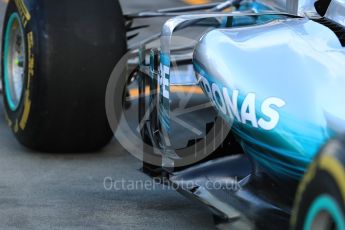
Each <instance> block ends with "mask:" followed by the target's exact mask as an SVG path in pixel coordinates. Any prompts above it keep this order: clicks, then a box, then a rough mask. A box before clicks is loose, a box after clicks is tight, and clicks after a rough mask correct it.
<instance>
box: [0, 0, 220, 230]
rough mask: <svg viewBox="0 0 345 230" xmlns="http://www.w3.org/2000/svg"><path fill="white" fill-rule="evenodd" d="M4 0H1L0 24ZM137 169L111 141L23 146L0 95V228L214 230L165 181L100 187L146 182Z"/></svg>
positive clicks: (148, 0) (129, 6)
mask: <svg viewBox="0 0 345 230" xmlns="http://www.w3.org/2000/svg"><path fill="white" fill-rule="evenodd" d="M4 2H5V1H0V13H1V14H0V17H1V20H0V28H1V27H2V23H3V21H2V18H3V12H4V10H5V3H4ZM122 2H123V5H124V8H125V12H133V11H137V10H140V9H147V8H149V9H152V6H154V7H155V8H159V7H171V6H176V5H182V4H183V3H182V2H180V1H178V0H174V1H169V0H164V1H163V0H160V1H155V0H145V1H135V0H131V1H129V0H123V1H122ZM189 2H190V0H189ZM192 2H193V1H192ZM140 166H141V164H140V162H139V161H138V160H136V159H135V158H133V157H132V156H131V155H130V154H128V153H127V152H126V151H125V150H124V149H123V148H122V147H121V146H120V144H119V143H117V142H116V141H115V140H114V141H113V142H112V143H111V144H110V145H109V146H108V147H106V148H105V149H104V150H102V151H100V152H96V153H87V154H48V153H38V152H33V151H30V150H28V149H25V148H23V147H22V146H20V145H19V144H18V143H17V141H16V140H15V139H14V137H13V136H12V134H11V132H10V130H9V129H8V128H7V125H6V123H5V119H4V111H3V104H2V98H1V102H0V229H214V225H213V220H212V216H211V215H210V213H209V212H208V211H207V210H206V209H204V208H203V207H201V206H199V205H198V204H195V203H192V202H191V201H189V200H187V199H185V198H184V197H182V196H181V195H179V194H178V193H177V192H175V191H172V190H167V189H166V188H163V187H162V186H156V187H155V189H151V190H145V189H134V190H130V189H129V190H128V189H126V190H124V189H122V190H119V191H115V189H114V188H113V189H111V190H110V191H108V190H107V189H106V188H104V179H105V178H106V177H110V178H112V179H113V180H116V181H122V180H126V181H150V178H148V177H146V176H145V175H143V174H142V173H141V172H139V171H138V169H139V168H140ZM107 185H109V184H107Z"/></svg>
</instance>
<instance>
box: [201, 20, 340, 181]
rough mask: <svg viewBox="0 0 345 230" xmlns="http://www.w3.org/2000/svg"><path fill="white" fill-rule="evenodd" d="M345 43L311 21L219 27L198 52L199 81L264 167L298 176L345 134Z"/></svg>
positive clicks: (276, 173)
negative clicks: (338, 136)
mask: <svg viewBox="0 0 345 230" xmlns="http://www.w3.org/2000/svg"><path fill="white" fill-rule="evenodd" d="M344 64H345V48H344V47H342V45H341V43H340V41H339V38H338V37H337V36H336V35H335V33H334V32H333V31H332V30H331V29H329V28H327V27H326V26H324V25H321V24H319V23H317V22H315V21H312V20H310V19H308V18H300V19H296V18H293V19H291V18H283V19H274V20H268V21H267V22H265V23H261V24H260V25H253V26H246V27H241V28H227V29H215V30H212V31H211V32H209V33H207V34H205V35H204V36H203V38H202V40H201V41H200V42H199V44H198V45H197V47H196V49H195V52H194V66H195V70H196V72H197V76H198V79H199V81H200V84H201V86H202V88H203V90H204V92H205V93H206V94H207V95H208V96H209V98H210V99H211V101H212V102H213V104H214V106H215V108H217V110H218V111H219V113H220V114H221V115H222V116H223V117H224V118H225V119H226V120H227V121H228V122H229V123H230V124H232V132H233V133H234V134H235V135H236V136H237V137H238V138H239V140H240V142H241V144H242V147H243V149H244V151H245V153H246V154H248V155H249V156H250V157H251V158H252V159H253V160H254V161H255V162H256V163H257V164H258V165H259V167H261V168H263V169H264V170H265V171H268V172H269V174H270V175H272V176H274V177H276V178H277V179H280V180H284V181H286V180H296V181H298V180H299V179H300V178H301V177H302V176H303V174H304V173H305V171H306V169H307V167H308V165H309V164H310V163H311V162H312V161H313V159H314V157H315V155H316V154H317V153H318V152H319V150H320V148H321V147H322V146H323V145H324V144H325V143H326V142H327V141H328V140H329V139H330V138H331V137H333V136H334V135H336V134H339V133H342V132H344V131H345V108H344V107H343V106H342V104H343V100H344V99H345V90H344V89H345V72H344Z"/></svg>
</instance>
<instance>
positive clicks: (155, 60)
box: [2, 0, 345, 229]
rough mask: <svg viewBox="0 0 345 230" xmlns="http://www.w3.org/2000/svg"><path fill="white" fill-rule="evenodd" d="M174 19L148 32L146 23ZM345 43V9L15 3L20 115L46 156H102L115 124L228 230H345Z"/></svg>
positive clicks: (333, 3)
mask: <svg viewBox="0 0 345 230" xmlns="http://www.w3.org/2000/svg"><path fill="white" fill-rule="evenodd" d="M85 15H88V17H87V18H85ZM166 17H169V18H171V19H169V20H167V21H166V22H165V23H164V25H163V28H162V30H161V32H159V33H157V34H153V35H151V36H148V37H147V36H146V37H144V38H143V37H141V34H142V33H141V31H143V30H145V29H146V28H147V27H148V26H149V25H145V24H140V23H139V24H138V22H137V21H144V20H145V19H146V18H163V19H164V20H165V18H166ZM138 19H140V20H138ZM122 22H125V23H122ZM138 31H139V32H138ZM126 33H127V39H126ZM126 40H127V42H128V44H130V45H129V46H128V48H129V49H128V51H127V53H126V50H127V42H126ZM133 40H137V42H132V43H130V41H133ZM159 41H160V42H159ZM344 45H345V3H344V1H342V0H319V1H316V2H315V1H313V0H300V1H297V0H276V1H265V0H229V1H225V2H221V3H210V4H206V5H196V6H185V7H176V8H171V9H161V10H156V11H147V12H140V13H134V14H125V15H122V11H121V9H120V7H119V5H118V3H117V2H116V1H110V0H101V1H92V0H80V1H79V0H74V1H65V0H63V1H29V0H13V1H12V0H10V1H9V5H8V9H7V13H6V18H5V27H4V39H3V46H2V47H3V50H2V54H3V55H2V67H3V70H2V71H3V72H2V82H3V90H4V95H5V96H4V97H5V100H4V101H5V107H6V111H7V120H8V123H9V126H10V127H11V128H12V130H13V132H14V133H15V135H16V137H17V139H18V140H19V141H20V142H21V143H22V144H24V145H25V146H28V147H31V148H34V149H38V150H45V151H88V150H93V149H97V148H100V147H102V146H104V145H105V144H106V143H107V142H108V141H109V140H110V138H111V136H112V132H111V129H112V130H113V131H114V133H115V136H116V138H117V139H118V141H119V142H120V143H121V144H122V145H123V146H124V147H125V148H126V149H127V150H128V151H129V152H130V153H132V154H134V155H135V156H137V157H138V158H140V159H141V160H142V161H143V171H144V172H145V173H147V174H149V175H151V176H153V177H154V178H156V179H157V178H159V179H163V180H161V182H163V183H168V184H171V185H172V186H174V187H175V188H176V189H177V191H179V192H181V193H182V194H184V195H186V196H187V197H190V198H193V199H196V200H197V201H199V202H201V203H203V204H205V205H206V206H207V207H209V208H210V210H211V211H212V213H213V214H214V216H215V220H216V223H217V225H218V227H219V228H223V229H228V228H232V227H238V228H245V229H247V228H254V229H255V228H258V229H277V228H282V229H287V228H291V229H345V168H344V167H345V152H344V150H345V136H343V132H344V131H345V113H344V110H343V109H342V106H341V105H342V102H341V101H342V99H343V98H345V91H344V90H343V89H344V88H345V75H344V70H343V66H342V64H343V63H345V49H344ZM116 63H117V64H116ZM115 64H116V66H115ZM114 66H115V68H114ZM111 72H112V73H111ZM110 73H111V74H110ZM109 76H110V79H109ZM108 80H109V82H108ZM104 96H105V98H106V102H105V105H106V106H105V108H104ZM107 118H108V119H107ZM108 121H109V124H108Z"/></svg>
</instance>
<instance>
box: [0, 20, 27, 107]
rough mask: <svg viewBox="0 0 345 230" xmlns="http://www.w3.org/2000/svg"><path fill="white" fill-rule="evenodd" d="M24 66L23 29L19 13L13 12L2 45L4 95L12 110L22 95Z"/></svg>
mask: <svg viewBox="0 0 345 230" xmlns="http://www.w3.org/2000/svg"><path fill="white" fill-rule="evenodd" d="M25 66H26V50H25V39H24V30H23V26H22V23H21V21H20V18H19V15H18V14H17V13H13V14H12V15H11V17H10V18H9V20H8V23H7V26H6V33H5V45H4V81H5V82H4V83H5V96H6V100H7V104H8V105H9V108H10V109H11V110H12V111H15V110H17V109H18V107H19V104H20V101H21V98H22V96H23V91H24V77H25Z"/></svg>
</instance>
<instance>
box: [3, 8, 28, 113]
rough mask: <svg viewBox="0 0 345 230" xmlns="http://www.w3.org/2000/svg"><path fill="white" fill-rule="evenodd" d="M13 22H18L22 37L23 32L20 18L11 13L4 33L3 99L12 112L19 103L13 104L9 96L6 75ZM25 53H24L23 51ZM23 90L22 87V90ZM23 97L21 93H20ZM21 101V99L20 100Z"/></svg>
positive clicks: (16, 14)
mask: <svg viewBox="0 0 345 230" xmlns="http://www.w3.org/2000/svg"><path fill="white" fill-rule="evenodd" d="M15 21H18V25H19V26H20V30H21V32H22V34H23V35H24V34H25V33H24V30H23V24H22V22H21V20H20V17H19V15H18V13H16V12H14V13H12V15H11V16H10V18H9V20H8V23H7V25H6V32H5V45H4V66H3V68H4V83H5V84H4V85H5V98H6V102H7V104H8V106H9V108H10V110H11V111H12V112H14V111H16V110H17V109H18V107H19V105H20V101H19V102H18V104H17V105H16V104H15V103H14V102H13V99H12V96H11V93H10V92H11V90H10V83H9V74H8V71H9V69H8V62H9V59H8V56H9V55H8V54H9V52H10V51H9V45H10V34H11V29H12V26H13V23H14V22H15ZM25 52H26V51H25ZM22 90H24V87H23V89H22ZM21 94H22V95H23V92H22V93H21ZM20 100H21V99H20Z"/></svg>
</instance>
